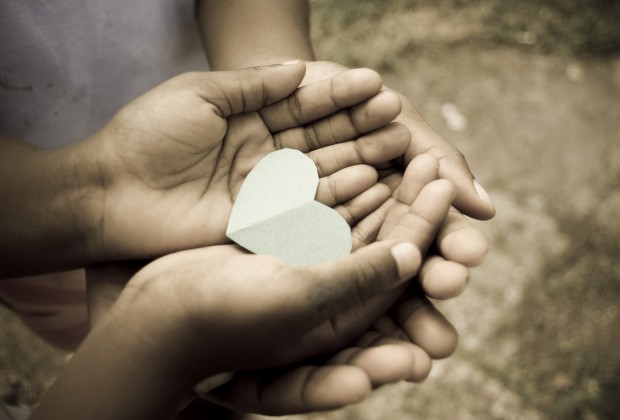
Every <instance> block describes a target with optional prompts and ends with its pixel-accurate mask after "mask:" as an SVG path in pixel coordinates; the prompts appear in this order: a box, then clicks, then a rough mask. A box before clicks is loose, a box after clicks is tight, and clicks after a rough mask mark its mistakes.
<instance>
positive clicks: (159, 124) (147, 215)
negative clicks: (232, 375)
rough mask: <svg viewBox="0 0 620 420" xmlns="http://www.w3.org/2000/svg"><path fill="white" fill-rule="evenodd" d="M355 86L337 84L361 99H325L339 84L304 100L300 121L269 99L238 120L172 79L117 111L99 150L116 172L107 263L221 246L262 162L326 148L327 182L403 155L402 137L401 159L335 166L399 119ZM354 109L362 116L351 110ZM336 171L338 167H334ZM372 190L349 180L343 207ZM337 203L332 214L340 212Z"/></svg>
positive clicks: (218, 102) (300, 99)
mask: <svg viewBox="0 0 620 420" xmlns="http://www.w3.org/2000/svg"><path fill="white" fill-rule="evenodd" d="M353 76H355V75H353ZM353 76H351V75H344V76H341V80H343V81H345V82H347V83H348V84H349V85H351V84H355V83H357V84H358V85H359V86H358V87H357V88H356V89H357V90H355V89H353V90H351V89H341V93H339V94H338V95H340V96H339V97H338V96H336V97H335V96H334V94H333V92H332V93H330V94H325V93H326V92H325V90H326V89H331V90H332V91H333V90H334V89H335V87H334V86H336V87H337V85H335V82H332V83H330V82H319V83H316V84H314V85H311V86H307V87H305V88H304V89H300V90H298V91H297V92H296V93H295V94H294V95H293V96H294V101H295V103H296V104H300V106H303V109H304V110H305V112H304V113H303V114H302V113H300V112H295V110H294V109H292V108H291V106H290V104H289V102H288V100H287V99H284V100H281V101H276V102H275V103H272V104H269V105H264V102H265V101H266V98H262V100H260V102H261V104H260V105H259V106H255V107H254V108H255V110H253V111H250V112H248V111H247V110H246V109H244V108H242V109H237V110H235V109H234V104H233V105H230V103H229V102H227V101H228V100H227V99H226V100H222V98H221V97H218V95H220V96H221V95H222V94H221V90H217V89H214V93H213V96H214V97H215V98H210V97H208V96H205V94H204V93H197V92H196V90H195V89H194V86H193V85H191V84H189V86H185V85H184V84H182V83H179V81H178V80H175V79H173V80H172V81H169V82H167V83H164V84H163V85H161V86H159V87H157V88H155V89H153V90H152V91H150V92H148V93H147V94H146V95H144V96H142V97H141V98H139V99H137V100H136V101H134V102H133V103H131V104H130V105H129V106H127V107H126V108H124V109H123V110H121V112H119V114H118V115H117V116H116V117H115V118H114V119H113V121H112V122H111V123H110V124H109V125H108V126H107V127H106V128H105V129H104V131H103V132H102V133H103V139H104V141H102V142H101V143H102V144H103V146H104V147H103V149H102V150H103V153H105V154H106V156H111V158H108V161H109V162H113V163H112V164H108V167H107V168H108V173H109V175H107V174H104V177H106V176H108V177H109V179H106V180H105V181H104V182H105V183H106V184H107V185H106V189H105V197H104V200H103V203H104V204H103V206H104V210H103V215H104V216H103V217H104V220H103V222H102V223H101V224H102V227H103V236H102V242H103V244H104V245H105V248H106V253H107V256H108V257H109V258H110V259H114V258H120V257H122V258H144V257H151V256H156V255H161V254H164V253H168V252H172V251H175V250H179V249H186V248H192V247H197V246H205V245H215V244H221V243H225V242H226V238H225V230H226V225H227V221H228V218H229V216H230V212H231V209H232V205H233V202H234V199H235V197H236V195H237V193H238V192H239V189H240V188H241V184H242V183H243V181H244V179H245V177H246V176H247V175H248V173H249V172H250V171H251V170H252V168H253V167H254V166H255V165H256V163H257V162H258V161H259V160H260V159H261V158H262V157H263V156H264V155H266V154H267V153H269V152H271V151H274V150H276V149H278V148H281V147H293V148H297V149H301V150H302V151H304V152H310V153H315V152H313V149H316V148H321V147H323V146H329V147H327V148H323V149H321V151H320V152H319V151H317V152H316V153H317V154H316V155H315V156H314V159H315V160H317V161H318V162H319V163H320V162H321V159H322V160H323V162H325V165H324V168H327V169H324V171H323V172H324V173H323V174H322V176H330V175H332V174H334V173H336V172H338V171H340V170H342V169H344V168H346V167H348V166H353V165H357V164H362V163H371V164H376V163H379V162H381V161H388V160H390V159H392V158H393V157H394V156H397V155H398V154H399V153H402V145H405V143H406V141H407V140H406V139H404V137H403V136H401V137H400V138H401V140H404V141H405V143H403V141H400V143H399V145H397V147H396V149H398V150H396V149H394V147H385V148H383V149H382V151H381V152H380V153H378V154H377V153H375V154H374V156H372V157H371V158H370V160H369V161H368V162H365V161H364V159H365V158H364V156H363V153H361V154H360V153H358V156H357V157H356V158H354V159H351V158H350V157H345V158H339V157H338V156H339V154H340V155H346V154H350V153H349V151H350V150H351V148H350V147H347V146H346V143H351V142H350V141H351V140H355V139H356V138H357V137H358V136H359V135H361V134H364V133H368V132H375V130H376V129H378V128H380V127H383V126H385V125H386V124H388V123H389V121H391V120H392V119H393V118H394V117H395V116H396V114H397V113H398V111H399V109H398V108H399V107H398V106H396V107H395V106H392V107H391V109H390V108H388V109H386V108H385V106H384V105H383V106H380V104H376V105H374V106H373V105H372V103H370V102H367V103H364V101H368V99H369V98H372V97H373V96H375V95H376V94H377V93H378V91H379V89H380V83H378V84H376V83H375V85H376V86H375V87H373V86H366V85H367V80H364V78H360V77H359V74H358V75H357V76H355V77H357V78H360V80H359V81H356V79H355V77H353ZM375 76H376V75H374V76H373V77H375ZM364 77H365V78H366V79H367V78H368V74H367V75H366V76H364ZM267 96H268V95H267ZM332 98H335V101H332ZM276 99H277V98H276ZM393 99H394V98H393ZM326 100H328V101H330V102H331V103H327V102H326ZM245 101H246V99H244V100H243V101H242V102H243V105H244V106H245V105H246V103H245ZM272 102H273V101H272ZM396 102H397V101H396ZM360 103H361V104H360ZM358 104H359V105H358ZM354 105H357V108H358V109H359V112H357V113H356V111H355V109H356V108H349V107H351V106H354ZM231 106H232V107H231ZM227 107H229V108H228V109H226V108H227ZM347 108H349V109H347ZM344 109H347V110H346V111H343V110H344ZM240 111H241V112H240ZM243 111H245V112H243ZM339 111H343V112H339ZM358 114H359V115H358ZM356 115H357V116H356ZM326 127H327V128H328V129H329V130H328V132H326V135H325V137H321V138H320V139H319V140H318V142H316V143H313V144H311V145H309V144H308V141H309V140H308V139H309V137H308V133H309V132H312V133H319V134H320V133H321V132H322V131H326ZM367 143H368V142H367ZM392 144H394V142H392ZM327 149H329V153H327V152H325V150H327ZM321 156H323V158H321ZM333 161H336V162H340V163H339V164H338V165H336V166H334V165H333V164H330V162H333ZM374 182H375V181H374V180H373V181H372V183H367V182H366V183H365V182H359V180H357V181H356V180H355V179H354V178H351V177H349V179H347V181H346V182H345V185H344V190H346V193H345V194H344V196H345V198H346V197H352V196H355V195H357V194H359V193H360V192H362V191H363V190H364V189H366V188H368V187H370V186H371V185H372V184H374ZM341 187H342V186H341ZM349 187H350V188H349ZM341 190H342V188H341ZM334 200H336V198H335V197H332V198H331V199H330V200H328V201H330V203H326V204H332V205H333V204H337V201H334Z"/></svg>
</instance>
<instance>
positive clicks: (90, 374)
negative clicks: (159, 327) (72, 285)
mask: <svg viewBox="0 0 620 420" xmlns="http://www.w3.org/2000/svg"><path fill="white" fill-rule="evenodd" d="M128 321H129V320H127V319H121V318H118V317H116V315H115V314H111V316H109V317H107V318H105V319H104V320H102V322H101V324H100V325H98V326H97V328H95V329H94V330H93V332H92V333H91V334H90V335H89V336H88V338H87V339H86V341H85V342H84V343H83V344H82V346H81V347H80V348H79V349H78V351H77V352H76V354H75V355H74V357H73V358H72V359H71V361H70V362H69V365H68V366H67V367H66V368H65V370H64V371H63V372H62V373H61V375H60V376H59V378H58V379H57V381H56V383H55V384H54V385H53V386H52V387H51V388H50V390H49V391H48V393H47V394H46V395H45V396H44V398H43V400H42V401H41V403H40V404H39V405H38V407H37V409H36V410H35V412H34V413H33V415H32V417H31V419H32V420H37V419H45V420H56V419H57V420H61V419H62V420H64V419H90V420H121V419H128V420H129V419H131V420H142V419H144V420H156V419H166V420H167V419H170V418H172V416H173V414H174V413H175V411H176V410H177V409H178V406H179V404H180V403H181V402H182V401H183V399H184V397H185V396H186V395H187V393H188V392H189V390H191V387H192V385H193V383H191V382H190V381H189V380H188V379H186V378H182V377H179V375H177V374H176V373H175V369H176V367H175V366H174V365H171V364H170V363H168V361H167V360H166V358H165V355H164V354H163V353H164V352H163V351H162V344H161V343H153V342H151V341H149V340H148V339H150V338H151V337H145V336H146V334H144V331H141V330H139V329H137V328H132V325H131V323H130V322H128ZM145 338H148V339H146V340H145Z"/></svg>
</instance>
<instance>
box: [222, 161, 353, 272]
mask: <svg viewBox="0 0 620 420" xmlns="http://www.w3.org/2000/svg"><path fill="white" fill-rule="evenodd" d="M318 185H319V175H318V173H317V170H316V166H315V165H314V162H313V161H312V160H311V159H310V158H308V157H306V155H304V154H303V153H301V152H299V151H297V150H292V149H282V150H278V151H276V152H272V153H269V154H268V155H266V156H265V157H263V158H262V159H261V160H260V162H258V164H257V165H256V167H254V169H253V170H252V171H251V172H250V173H249V174H248V176H247V177H246V179H245V181H244V182H243V185H242V186H241V191H239V195H238V196H237V200H236V201H235V205H234V206H233V209H232V213H231V215H230V220H229V222H228V227H227V229H226V236H228V238H230V239H231V240H233V241H234V242H236V243H237V244H239V245H241V246H242V247H244V248H245V249H247V250H249V251H251V252H253V253H255V254H263V255H273V256H275V257H279V258H281V259H283V260H284V261H286V262H287V263H289V264H291V265H308V264H317V263H321V262H325V261H330V260H334V259H337V258H340V257H343V256H345V255H348V254H349V253H350V252H351V229H350V228H349V225H348V224H347V222H346V221H345V220H344V219H343V218H342V217H341V216H340V215H339V214H338V212H337V211H335V210H334V209H332V208H330V207H327V206H325V205H323V204H321V203H319V202H317V201H314V196H315V194H316V189H317V187H318Z"/></svg>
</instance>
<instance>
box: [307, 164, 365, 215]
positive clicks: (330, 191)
mask: <svg viewBox="0 0 620 420" xmlns="http://www.w3.org/2000/svg"><path fill="white" fill-rule="evenodd" d="M376 183H377V171H375V169H374V168H373V167H371V166H368V165H356V166H351V167H348V168H344V169H342V170H340V171H338V172H336V173H334V174H331V175H330V176H325V177H322V178H321V179H320V180H319V186H318V187H317V190H316V196H315V200H316V201H318V202H321V203H323V204H325V205H326V206H329V207H334V206H336V205H337V204H340V203H344V202H345V201H347V200H350V199H352V198H353V197H355V196H357V195H359V194H361V193H362V192H364V191H366V190H367V189H369V188H370V187H372V186H373V185H375V184H376Z"/></svg>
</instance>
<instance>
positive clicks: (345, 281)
mask: <svg viewBox="0 0 620 420" xmlns="http://www.w3.org/2000/svg"><path fill="white" fill-rule="evenodd" d="M420 264H421V257H420V253H419V251H418V249H417V248H416V247H415V246H414V245H412V244H410V243H396V242H393V241H383V242H377V243H374V244H371V245H369V246H367V247H364V248H360V249H358V250H357V251H355V252H353V253H352V254H350V255H349V256H347V257H345V258H341V259H340V260H337V261H333V262H329V263H326V264H321V265H315V266H309V267H306V269H305V270H304V273H306V276H304V277H303V278H301V279H300V281H298V283H300V282H303V285H302V286H303V288H304V289H306V292H305V294H304V296H305V298H304V300H303V302H300V304H302V303H303V304H305V305H309V306H310V308H311V309H312V311H310V310H306V311H305V312H306V313H308V312H311V313H314V314H315V317H316V319H314V321H316V322H321V321H324V320H325V319H329V318H331V317H333V316H334V315H336V314H338V313H342V312H344V311H345V310H347V309H348V308H351V307H365V306H367V304H368V303H369V302H370V301H371V300H372V299H373V298H375V297H376V296H378V295H380V294H382V293H384V292H386V291H389V290H394V289H396V288H397V287H398V286H399V285H400V284H402V283H403V282H404V281H406V280H407V279H409V278H410V277H411V276H413V275H414V274H415V273H417V271H418V269H419V267H420ZM341 332H342V339H343V340H346V338H347V337H346V331H341Z"/></svg>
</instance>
